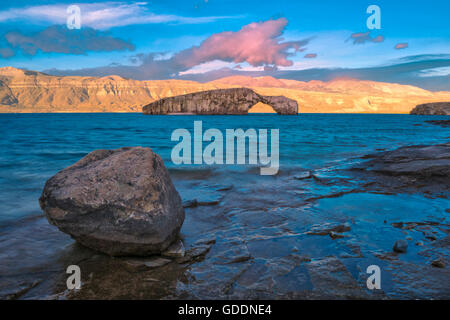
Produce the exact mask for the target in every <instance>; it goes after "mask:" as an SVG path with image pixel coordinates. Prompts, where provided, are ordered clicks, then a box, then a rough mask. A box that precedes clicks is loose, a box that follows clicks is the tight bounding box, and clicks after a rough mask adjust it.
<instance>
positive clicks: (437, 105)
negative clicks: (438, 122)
mask: <svg viewBox="0 0 450 320" xmlns="http://www.w3.org/2000/svg"><path fill="white" fill-rule="evenodd" d="M410 114H415V115H440V116H449V115H450V102H433V103H424V104H419V105H418V106H416V107H415V108H414V109H412V110H411V112H410Z"/></svg>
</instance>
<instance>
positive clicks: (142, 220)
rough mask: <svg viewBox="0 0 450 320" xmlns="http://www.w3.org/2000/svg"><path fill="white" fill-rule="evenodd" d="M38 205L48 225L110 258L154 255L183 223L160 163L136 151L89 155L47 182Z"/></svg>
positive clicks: (178, 201) (147, 152)
mask: <svg viewBox="0 0 450 320" xmlns="http://www.w3.org/2000/svg"><path fill="white" fill-rule="evenodd" d="M39 203H40V206H41V208H42V210H43V211H44V212H45V215H46V216H47V219H48V221H49V222H50V223H51V224H53V225H55V226H57V227H58V228H59V229H60V230H61V231H63V232H65V233H67V234H69V235H70V236H71V237H72V238H74V239H75V240H77V241H78V242H79V243H81V244H83V245H85V246H86V247H89V248H92V249H95V250H98V251H101V252H104V253H106V254H109V255H112V256H123V255H138V256H144V255H149V254H154V253H160V252H162V251H164V250H165V249H167V248H168V247H169V245H170V244H171V243H172V242H173V241H174V240H175V239H176V237H177V235H178V233H179V230H180V228H181V226H182V224H183V221H184V209H183V206H182V203H181V198H180V196H179V194H178V192H177V190H176V189H175V187H174V186H173V184H172V181H171V179H170V176H169V173H168V171H167V169H166V167H165V166H164V163H163V161H162V160H161V158H160V157H159V156H158V155H157V154H155V153H154V152H153V151H152V150H151V149H149V148H141V147H133V148H121V149H116V150H96V151H93V152H91V153H89V154H88V155H87V156H85V157H84V158H82V159H81V160H79V161H78V162H76V163H75V164H73V165H72V166H70V167H68V168H66V169H63V170H61V171H60V172H58V173H57V174H56V175H55V176H53V177H52V178H50V179H49V180H48V181H47V183H46V184H45V187H44V190H43V192H42V195H41V197H40V199H39Z"/></svg>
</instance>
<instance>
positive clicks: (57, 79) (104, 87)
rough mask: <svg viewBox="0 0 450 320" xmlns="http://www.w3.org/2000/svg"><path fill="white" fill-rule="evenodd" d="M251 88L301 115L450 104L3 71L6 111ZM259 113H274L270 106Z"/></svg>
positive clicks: (424, 97) (351, 89) (349, 84)
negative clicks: (291, 104) (292, 105)
mask: <svg viewBox="0 0 450 320" xmlns="http://www.w3.org/2000/svg"><path fill="white" fill-rule="evenodd" d="M236 87H248V88H251V89H253V90H255V92H257V93H258V94H261V95H266V96H277V95H280V96H285V97H288V98H291V99H294V100H296V101H297V103H298V105H299V112H317V113H321V112H323V113H325V112H326V113H328V112H332V113H409V111H410V110H411V109H413V108H414V107H415V106H416V105H418V104H422V103H430V102H438V101H450V92H447V91H444V92H431V91H427V90H424V89H421V88H418V87H414V86H409V85H400V84H394V83H384V82H375V81H361V80H355V79H335V80H333V81H329V82H323V81H316V80H312V81H308V82H304V81H296V80H286V79H276V78H273V77H267V76H265V77H255V78H252V77H247V76H231V77H226V78H222V79H218V80H215V81H211V82H207V83H199V82H195V81H187V80H149V81H138V80H132V79H125V78H122V77H120V76H115V75H111V76H107V77H101V78H97V77H78V76H66V77H62V76H51V75H47V74H44V73H40V72H36V71H27V70H22V69H16V68H12V67H4V68H0V112H2V113H26V112H28V113H42V112H141V111H142V107H143V106H144V105H147V104H149V103H151V102H153V101H156V100H159V99H162V98H166V97H172V96H177V95H182V94H188V93H193V92H199V91H205V90H213V89H225V88H236ZM256 110H258V111H259V112H273V110H272V109H271V108H270V107H268V106H265V105H262V106H260V107H259V108H256Z"/></svg>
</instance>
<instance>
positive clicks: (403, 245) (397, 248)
mask: <svg viewBox="0 0 450 320" xmlns="http://www.w3.org/2000/svg"><path fill="white" fill-rule="evenodd" d="M407 249H408V242H406V241H405V240H397V241H395V243H394V248H393V250H394V252H398V253H405V252H406V250H407Z"/></svg>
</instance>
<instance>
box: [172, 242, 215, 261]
mask: <svg viewBox="0 0 450 320" xmlns="http://www.w3.org/2000/svg"><path fill="white" fill-rule="evenodd" d="M210 249H211V245H207V244H203V245H198V246H195V247H193V248H190V249H189V250H188V251H186V254H185V256H184V257H179V258H177V259H176V262H178V263H181V264H182V263H188V262H191V261H193V260H196V259H200V258H202V257H203V256H205V255H206V254H207V253H208V252H209V250H210Z"/></svg>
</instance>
